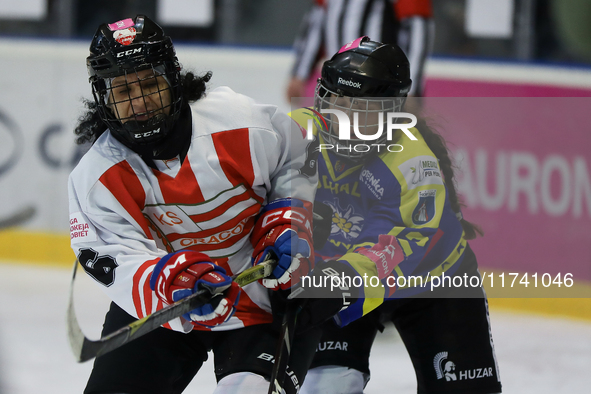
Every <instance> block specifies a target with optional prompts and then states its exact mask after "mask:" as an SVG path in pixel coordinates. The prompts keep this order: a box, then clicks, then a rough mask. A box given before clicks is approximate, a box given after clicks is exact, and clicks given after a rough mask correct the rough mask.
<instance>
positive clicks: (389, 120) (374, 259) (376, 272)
mask: <svg viewBox="0 0 591 394" xmlns="http://www.w3.org/2000/svg"><path fill="white" fill-rule="evenodd" d="M409 75H410V73H409V64H408V60H407V58H406V56H405V55H404V53H403V52H402V50H401V49H400V48H398V47H396V46H393V45H389V44H381V43H378V42H373V41H371V40H370V39H369V38H367V37H362V38H359V39H357V40H355V41H353V42H351V43H349V44H347V45H345V46H344V47H343V48H342V49H341V50H340V51H339V52H338V53H337V54H335V55H334V56H333V57H332V59H330V60H329V61H327V62H325V63H324V66H323V68H322V78H321V79H320V80H319V83H318V86H317V88H316V93H315V98H314V107H313V108H302V109H299V110H296V111H294V112H292V113H291V116H292V118H293V119H295V120H296V121H297V122H298V123H299V124H300V126H301V127H302V128H305V129H309V126H308V123H310V124H313V125H314V134H315V135H316V137H317V138H318V139H319V146H320V149H319V156H318V175H319V185H318V190H317V194H316V202H315V204H317V205H320V204H325V205H328V206H329V207H330V208H331V210H332V221H331V228H330V235H329V236H328V241H327V242H326V243H325V244H324V245H315V254H316V268H315V270H314V277H313V278H312V280H316V279H322V277H323V276H324V277H326V276H332V277H334V276H337V277H339V278H341V279H347V280H346V281H344V280H343V281H341V282H337V285H336V286H335V285H334V282H331V281H330V280H329V281H328V283H331V286H330V288H327V289H326V292H327V293H330V295H326V294H324V295H320V298H317V299H314V300H309V301H308V302H307V305H306V307H305V308H304V310H303V312H302V314H301V318H300V320H299V323H298V324H300V323H301V324H306V323H310V324H314V323H318V322H320V321H322V320H324V319H325V318H329V319H330V317H334V318H333V319H330V320H328V321H327V323H325V324H324V334H323V337H322V339H321V341H320V344H319V346H318V348H317V351H316V356H315V359H314V362H313V366H312V369H311V370H310V371H309V372H308V375H307V378H306V382H305V384H304V386H303V388H302V391H301V393H305V394H310V393H323V394H324V393H361V392H362V391H363V389H364V387H365V385H366V384H367V381H368V380H369V377H370V370H369V353H370V350H371V346H372V344H373V341H374V338H375V336H376V334H377V332H378V330H380V329H382V328H383V326H382V323H383V322H385V321H391V322H393V323H394V325H395V326H396V328H397V330H398V331H399V333H400V336H401V338H402V340H403V341H404V343H405V345H406V348H407V350H408V352H409V355H410V358H411V360H412V362H413V365H414V368H415V371H416V375H417V386H418V392H419V393H444V392H448V393H475V392H478V393H499V392H501V383H500V377H499V374H498V367H497V363H496V358H495V354H494V347H493V342H492V334H491V330H490V324H489V316H488V306H487V300H486V295H485V293H484V291H483V289H482V288H481V287H476V288H474V287H470V286H468V287H463V288H454V287H453V286H445V285H444V286H441V283H442V279H444V278H445V277H448V279H450V278H455V277H458V276H460V277H464V276H466V277H478V278H479V277H480V274H479V273H478V267H477V262H476V257H475V255H474V253H473V252H472V250H471V249H470V246H469V244H468V242H467V240H469V239H472V238H475V237H476V236H477V234H479V233H481V232H480V230H479V228H478V227H476V226H475V225H473V224H472V223H470V222H468V221H466V220H465V219H464V218H463V217H462V213H461V211H460V201H459V197H458V195H457V192H456V190H455V186H454V173H453V169H452V162H451V159H450V155H449V153H448V150H447V148H446V145H445V141H444V139H443V138H442V137H441V136H440V135H439V134H437V133H436V132H434V131H433V130H432V129H431V128H429V127H428V125H427V124H426V122H425V121H424V120H422V119H420V118H419V119H417V117H416V116H414V115H413V114H408V113H404V112H403V108H404V104H405V100H406V96H407V92H408V91H409V88H410V85H411V80H410V77H409ZM380 112H381V115H380ZM388 113H390V114H394V115H392V116H388ZM343 114H345V115H346V116H347V117H348V118H349V119H350V123H349V125H350V126H343ZM339 116H340V118H339ZM310 119H311V120H312V121H311V122H309V120H310ZM413 126H414V127H413ZM342 127H345V128H344V129H341V128H342ZM388 130H391V131H392V133H391V136H390V137H388V133H387V131H388ZM380 131H381V134H380ZM346 134H350V135H351V138H350V139H343V138H342V137H343V135H346ZM321 282H322V281H321V280H320V281H317V282H308V288H307V289H306V286H305V285H306V282H303V284H304V291H303V292H302V293H305V291H306V290H308V291H311V290H314V291H316V292H315V293H314V294H315V295H318V294H319V293H318V289H313V287H314V286H315V285H314V283H317V284H318V283H321ZM448 282H449V283H451V281H449V280H448V281H447V282H443V283H448ZM434 284H438V285H439V286H437V287H435V286H434ZM323 297H324V298H323ZM333 315H334V316H333ZM335 344H337V345H338V346H337V345H335ZM450 363H451V364H450ZM452 364H453V365H454V366H455V371H448V369H449V368H447V366H448V365H452ZM479 369H480V371H485V372H482V373H481V374H473V373H472V371H474V370H479ZM392 372H393V374H394V375H393V378H395V374H396V371H392ZM452 375H453V376H452ZM477 376H478V377H477ZM454 378H455V379H454Z"/></svg>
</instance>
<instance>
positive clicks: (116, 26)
mask: <svg viewBox="0 0 591 394" xmlns="http://www.w3.org/2000/svg"><path fill="white" fill-rule="evenodd" d="M108 26H109V29H111V31H116V30H121V29H126V28H128V27H131V26H135V23H133V19H131V18H127V19H123V20H122V21H119V22H115V23H111V24H109V25H108Z"/></svg>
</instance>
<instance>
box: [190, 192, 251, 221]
mask: <svg viewBox="0 0 591 394" xmlns="http://www.w3.org/2000/svg"><path fill="white" fill-rule="evenodd" d="M249 198H250V194H249V192H248V191H245V192H244V193H242V194H239V195H237V196H234V197H231V198H229V199H228V201H226V202H224V203H223V204H221V205H219V206H218V207H216V208H215V209H213V210H211V211H209V212H204V213H200V214H196V215H191V216H189V217H190V218H191V219H192V220H193V221H194V222H195V223H200V222H205V221H207V220H212V219H215V218H217V217H220V216H221V215H222V214H223V213H224V212H226V211H227V210H228V209H230V208H232V207H233V206H234V205H236V204H238V203H239V202H242V201H246V200H248V199H249ZM256 207H257V209H258V208H260V205H258V204H257V205H256ZM238 215H240V216H242V215H241V213H239V214H238Z"/></svg>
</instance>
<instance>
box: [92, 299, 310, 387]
mask: <svg viewBox="0 0 591 394" xmlns="http://www.w3.org/2000/svg"><path fill="white" fill-rule="evenodd" d="M133 320H134V318H133V317H131V316H130V315H129V314H127V313H126V312H125V311H123V310H122V309H121V308H119V307H118V306H117V305H115V304H111V308H110V310H109V312H108V313H107V316H106V318H105V324H104V326H103V335H104V334H107V333H110V332H112V331H114V330H116V329H118V328H120V327H122V326H123V325H126V324H129V323H131V322H132V321H133ZM320 333H321V331H320V329H315V330H308V331H306V332H305V335H304V334H302V335H296V337H295V338H294V346H293V349H294V350H293V351H292V354H291V355H292V357H291V359H290V360H289V370H288V371H293V372H295V375H296V376H297V378H298V379H297V382H298V384H299V385H300V386H301V384H302V383H303V380H304V377H305V375H306V372H307V370H308V367H309V366H310V364H311V362H312V358H313V357H314V351H315V348H316V346H317V343H318V340H319V338H320ZM278 334H279V327H278V325H277V324H261V325H256V326H249V327H245V328H242V329H238V330H231V331H216V332H210V331H197V330H194V331H192V332H190V333H188V334H183V333H179V332H174V331H171V330H168V329H165V328H158V329H156V330H154V331H152V332H150V333H148V334H146V335H144V336H142V337H140V338H138V339H136V340H134V341H132V342H130V343H128V344H126V345H124V346H122V347H120V348H118V349H115V350H114V351H112V352H110V353H107V354H105V355H103V356H101V357H98V358H97V359H96V360H95V362H94V367H93V370H92V373H91V375H90V378H89V380H88V384H87V386H86V389H85V391H84V393H85V394H94V393H128V394H140V393H141V394H151V393H154V394H176V393H181V392H183V390H184V389H185V388H186V387H187V385H188V384H189V383H190V382H191V380H192V379H193V377H194V376H195V374H196V373H197V372H198V371H199V369H200V368H201V366H202V365H203V362H204V361H206V360H207V353H208V351H210V350H212V351H213V354H214V365H215V375H216V379H217V380H218V381H219V380H221V379H222V378H224V377H225V376H227V375H230V374H232V373H236V372H252V373H256V374H259V375H261V376H263V377H265V378H266V379H269V378H270V376H271V371H272V368H273V363H272V356H273V355H274V354H275V348H276V345H277V337H278ZM285 385H286V390H287V393H290V394H295V392H296V385H295V383H294V382H293V380H292V379H291V378H286V379H285Z"/></svg>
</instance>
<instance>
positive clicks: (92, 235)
mask: <svg viewBox="0 0 591 394" xmlns="http://www.w3.org/2000/svg"><path fill="white" fill-rule="evenodd" d="M70 240H71V242H72V244H74V243H81V242H94V241H96V230H95V228H94V226H93V225H92V224H90V223H88V222H87V221H86V220H85V219H84V215H82V212H73V213H71V214H70Z"/></svg>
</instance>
